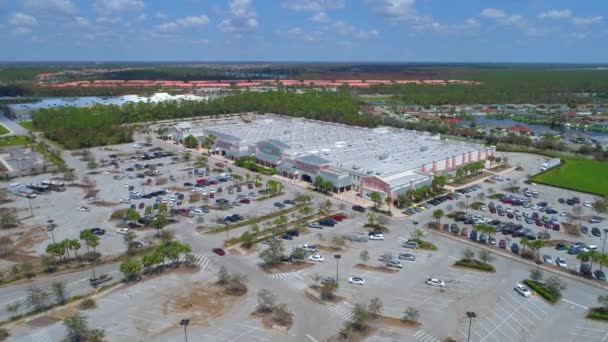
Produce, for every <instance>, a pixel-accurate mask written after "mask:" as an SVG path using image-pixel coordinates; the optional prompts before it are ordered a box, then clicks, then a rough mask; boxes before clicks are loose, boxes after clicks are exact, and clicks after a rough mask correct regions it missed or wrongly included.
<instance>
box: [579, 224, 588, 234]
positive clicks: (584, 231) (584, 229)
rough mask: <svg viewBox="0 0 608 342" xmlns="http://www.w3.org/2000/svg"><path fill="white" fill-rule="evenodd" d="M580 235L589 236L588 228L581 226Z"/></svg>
mask: <svg viewBox="0 0 608 342" xmlns="http://www.w3.org/2000/svg"><path fill="white" fill-rule="evenodd" d="M581 233H583V234H589V228H588V227H587V226H582V227H581Z"/></svg>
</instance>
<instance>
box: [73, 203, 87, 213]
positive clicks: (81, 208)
mask: <svg viewBox="0 0 608 342" xmlns="http://www.w3.org/2000/svg"><path fill="white" fill-rule="evenodd" d="M76 210H78V211H83V212H89V207H87V206H84V205H83V206H81V207H78V208H77V209H76Z"/></svg>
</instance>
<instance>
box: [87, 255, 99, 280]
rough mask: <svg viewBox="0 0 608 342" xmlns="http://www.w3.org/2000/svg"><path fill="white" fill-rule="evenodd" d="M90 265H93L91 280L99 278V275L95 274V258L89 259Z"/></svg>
mask: <svg viewBox="0 0 608 342" xmlns="http://www.w3.org/2000/svg"><path fill="white" fill-rule="evenodd" d="M89 265H91V273H92V276H91V280H97V277H96V276H95V266H93V258H90V259H89Z"/></svg>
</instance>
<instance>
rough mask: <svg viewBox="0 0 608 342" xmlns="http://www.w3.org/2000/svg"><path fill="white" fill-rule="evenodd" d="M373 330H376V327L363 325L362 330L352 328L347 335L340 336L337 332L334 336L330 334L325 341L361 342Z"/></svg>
mask: <svg viewBox="0 0 608 342" xmlns="http://www.w3.org/2000/svg"><path fill="white" fill-rule="evenodd" d="M375 331H376V328H374V327H371V326H365V327H364V328H363V330H352V331H350V332H349V333H348V336H347V337H343V336H340V335H339V334H338V335H336V336H332V337H330V338H328V339H327V342H344V341H348V342H363V341H365V340H366V339H367V338H368V337H370V336H371V335H372V334H373V333H374V332H375Z"/></svg>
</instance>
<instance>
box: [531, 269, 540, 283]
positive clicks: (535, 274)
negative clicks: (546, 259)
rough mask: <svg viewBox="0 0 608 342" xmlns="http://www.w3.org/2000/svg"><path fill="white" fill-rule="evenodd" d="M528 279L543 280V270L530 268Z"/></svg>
mask: <svg viewBox="0 0 608 342" xmlns="http://www.w3.org/2000/svg"><path fill="white" fill-rule="evenodd" d="M530 279H531V280H533V281H536V282H540V281H542V280H543V272H542V271H541V270H540V269H538V268H533V269H531V270H530Z"/></svg>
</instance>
